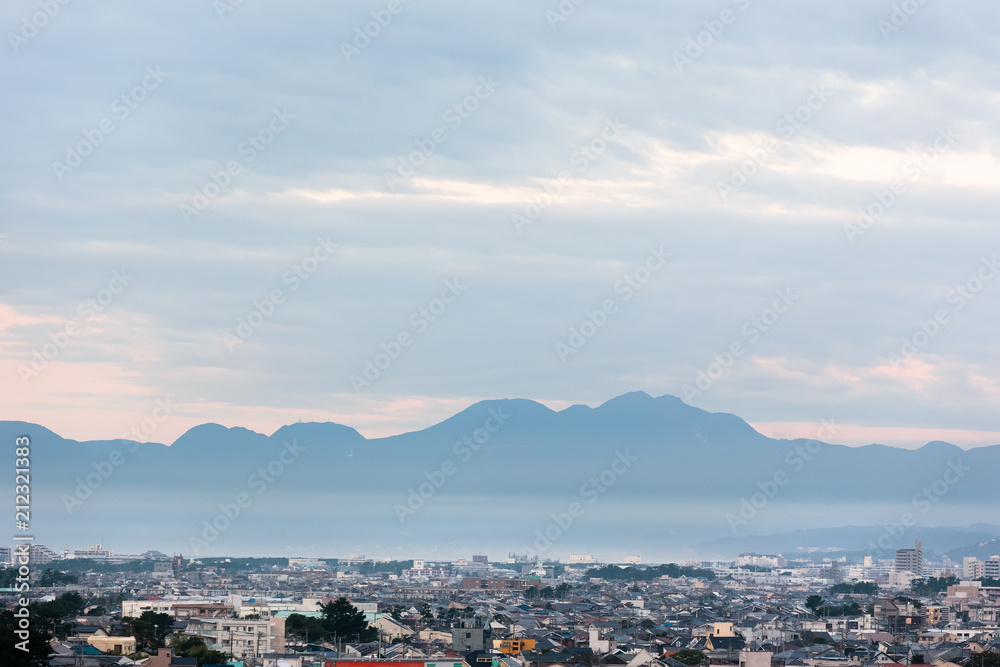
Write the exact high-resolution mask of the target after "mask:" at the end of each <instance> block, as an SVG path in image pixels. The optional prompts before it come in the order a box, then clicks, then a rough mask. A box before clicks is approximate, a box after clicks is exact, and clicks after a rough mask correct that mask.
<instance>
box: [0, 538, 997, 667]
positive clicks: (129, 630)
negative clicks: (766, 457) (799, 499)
mask: <svg viewBox="0 0 1000 667" xmlns="http://www.w3.org/2000/svg"><path fill="white" fill-rule="evenodd" d="M40 553H41V554H42V555H43V556H44V557H45V559H47V560H46V562H44V563H41V564H33V565H32V568H33V573H32V578H33V581H32V586H31V588H30V590H31V593H30V595H31V596H32V599H31V604H30V607H29V608H30V610H31V619H32V622H31V632H32V633H33V635H35V637H34V639H33V641H35V642H36V643H35V645H33V646H32V648H36V649H38V652H39V655H40V656H41V657H39V658H38V662H37V663H36V664H48V665H53V666H65V667H70V666H73V667H76V666H80V667H109V666H111V665H139V666H141V667H181V666H184V667H201V666H203V665H213V664H218V665H222V664H225V665H233V666H235V667H360V666H361V665H372V666H373V667H374V666H375V665H380V664H384V665H386V666H387V667H575V666H583V665H586V666H592V665H620V666H623V667H691V666H694V665H733V666H734V667H737V666H738V667H842V666H853V665H857V666H859V667H860V666H868V667H874V666H880V667H899V666H909V665H918V664H928V665H935V666H937V667H997V666H998V665H1000V580H998V579H997V578H995V577H988V576H985V573H987V572H988V573H991V574H992V573H994V572H995V567H996V565H997V564H1000V555H998V556H993V557H992V558H989V559H987V560H986V561H985V563H984V562H983V561H978V560H976V559H974V558H965V559H964V560H963V562H962V563H953V562H950V561H948V562H938V563H926V562H924V560H923V559H924V556H923V551H922V548H921V545H920V543H919V542H918V543H917V544H915V545H914V547H913V548H906V549H899V550H897V553H896V557H895V558H894V559H883V560H873V559H872V557H870V556H866V557H864V558H863V559H861V560H860V562H847V560H848V559H847V558H846V557H845V558H843V559H837V558H831V557H830V556H829V555H825V556H820V555H815V556H812V557H810V556H808V555H807V556H802V555H797V556H795V557H794V558H786V557H784V556H782V555H780V554H754V553H746V554H741V555H740V556H739V558H737V559H735V560H734V561H730V562H687V563H680V564H674V563H670V564H661V565H650V564H643V563H642V559H641V557H640V556H630V557H629V560H628V562H627V563H625V562H623V563H620V564H616V563H601V562H598V560H597V559H596V558H594V557H592V556H587V555H584V554H578V555H574V556H572V557H571V558H570V559H568V562H566V563H561V562H558V561H547V560H545V561H539V560H537V559H532V558H529V557H527V556H518V555H516V554H510V555H508V556H506V557H504V558H500V559H494V560H490V559H489V558H488V557H487V556H486V555H481V554H477V555H472V556H471V557H470V558H469V559H465V558H460V559H456V560H454V561H451V562H446V561H430V560H426V559H419V558H415V559H413V560H408V561H398V560H385V559H369V558H366V557H365V556H364V555H358V554H350V555H349V556H348V557H346V558H337V559H318V558H235V557H233V558H199V559H190V558H185V557H184V556H182V555H176V556H172V557H168V556H166V555H164V554H161V553H159V552H146V553H145V554H142V555H135V556H124V555H116V554H114V553H113V552H111V551H110V550H106V549H104V548H103V546H102V545H93V546H92V547H91V548H90V549H87V550H79V554H80V555H79V556H77V552H64V553H63V554H62V555H59V554H56V553H55V552H51V551H48V552H47V553H46V552H40ZM3 572H4V574H5V578H6V579H7V580H9V579H10V578H11V577H12V576H13V572H15V570H14V569H13V568H11V569H5V570H3ZM5 585H6V583H5ZM3 590H4V593H3V595H4V598H3V599H4V603H5V605H6V608H7V609H8V611H5V612H4V614H5V618H8V620H13V619H14V616H13V613H14V611H13V610H14V609H16V608H17V605H18V604H19V601H18V599H17V598H18V597H20V596H22V595H24V594H23V593H18V594H17V595H15V592H14V590H13V589H12V588H5V589H3ZM6 624H8V623H5V625H6ZM13 627H14V626H13V625H11V626H10V629H5V633H11V632H13ZM53 633H54V634H53ZM15 641H16V640H15ZM39 647H41V648H39ZM46 648H47V649H48V653H49V655H48V657H45V656H44V655H41V654H44V653H45V649H46ZM4 650H7V647H5V648H4ZM4 664H7V663H4ZM10 664H15V663H13V662H11V663H10Z"/></svg>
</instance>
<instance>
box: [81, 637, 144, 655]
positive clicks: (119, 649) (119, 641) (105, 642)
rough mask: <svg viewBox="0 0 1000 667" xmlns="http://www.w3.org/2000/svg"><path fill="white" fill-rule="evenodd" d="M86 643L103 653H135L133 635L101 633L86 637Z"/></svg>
mask: <svg viewBox="0 0 1000 667" xmlns="http://www.w3.org/2000/svg"><path fill="white" fill-rule="evenodd" d="M87 643H88V644H90V645H91V646H93V647H94V648H96V649H97V650H98V651H101V652H103V653H116V654H118V655H131V654H132V653H135V637H108V636H107V635H104V634H103V633H101V634H95V635H93V636H91V637H87Z"/></svg>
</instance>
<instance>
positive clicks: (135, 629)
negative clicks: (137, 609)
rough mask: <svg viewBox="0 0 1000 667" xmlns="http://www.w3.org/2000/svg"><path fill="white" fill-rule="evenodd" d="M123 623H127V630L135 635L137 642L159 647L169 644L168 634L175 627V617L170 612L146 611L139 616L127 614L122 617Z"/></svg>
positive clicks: (150, 646)
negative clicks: (134, 616)
mask: <svg viewBox="0 0 1000 667" xmlns="http://www.w3.org/2000/svg"><path fill="white" fill-rule="evenodd" d="M122 623H124V624H125V628H126V631H127V632H129V633H130V634H131V635H132V636H133V637H135V641H136V644H138V645H139V646H146V647H148V648H150V649H157V648H163V647H164V646H166V645H167V636H169V635H170V633H171V631H172V629H173V627H174V617H173V616H171V615H170V614H158V613H156V612H155V611H144V612H142V616H140V617H139V618H133V617H131V616H126V617H125V618H123V619H122Z"/></svg>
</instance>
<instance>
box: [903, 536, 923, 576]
mask: <svg viewBox="0 0 1000 667" xmlns="http://www.w3.org/2000/svg"><path fill="white" fill-rule="evenodd" d="M896 572H909V573H911V574H913V575H914V576H916V577H922V576H924V549H923V546H922V545H921V544H920V542H917V543H916V544H915V545H914V547H913V548H912V549H897V550H896Z"/></svg>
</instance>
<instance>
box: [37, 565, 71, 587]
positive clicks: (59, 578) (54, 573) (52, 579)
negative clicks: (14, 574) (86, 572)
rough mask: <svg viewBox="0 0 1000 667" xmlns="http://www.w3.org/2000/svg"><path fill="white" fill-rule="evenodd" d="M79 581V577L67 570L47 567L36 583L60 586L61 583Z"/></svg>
mask: <svg viewBox="0 0 1000 667" xmlns="http://www.w3.org/2000/svg"><path fill="white" fill-rule="evenodd" d="M77 581H79V579H78V578H77V576H76V575H75V574H66V573H65V572H59V571H58V570H53V569H51V568H45V571H44V572H42V576H40V577H39V578H38V581H37V582H35V585H36V586H41V587H46V586H58V585H60V584H75V583H76V582H77Z"/></svg>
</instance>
